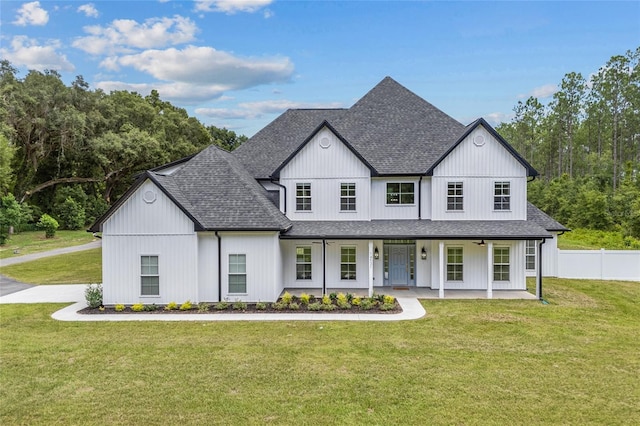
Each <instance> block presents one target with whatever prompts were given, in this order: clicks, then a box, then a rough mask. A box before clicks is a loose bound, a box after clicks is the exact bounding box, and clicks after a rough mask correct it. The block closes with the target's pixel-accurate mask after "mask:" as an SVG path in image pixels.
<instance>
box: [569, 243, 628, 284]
mask: <svg viewBox="0 0 640 426" xmlns="http://www.w3.org/2000/svg"><path fill="white" fill-rule="evenodd" d="M558 277H560V278H584V279H597V280H624V281H640V250H604V249H601V250H558Z"/></svg>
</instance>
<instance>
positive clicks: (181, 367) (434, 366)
mask: <svg viewBox="0 0 640 426" xmlns="http://www.w3.org/2000/svg"><path fill="white" fill-rule="evenodd" d="M545 289H546V290H545V291H546V293H545V297H546V298H547V300H549V302H550V304H549V305H543V304H541V303H539V302H537V301H517V300H516V301H514V300H429V301H424V302H423V304H424V306H425V308H426V310H427V312H428V314H427V316H426V317H425V318H423V319H421V320H417V321H405V322H385V323H382V322H224V323H222V322H178V323H174V322H154V323H144V322H124V323H123V322H117V323H116V322H97V323H65V322H57V321H54V320H52V319H51V318H50V315H51V313H52V312H54V311H56V310H57V309H60V308H61V307H62V306H63V305H0V315H1V318H2V327H0V342H2V344H1V345H0V360H1V365H2V368H0V423H1V424H52V423H53V424H105V423H106V424H178V423H179V424H248V425H252V424H255V425H262V424H265V423H266V424H285V425H289V424H380V425H382V424H416V425H423V424H432V425H438V424H446V425H450V424H457V425H473V424H497V425H503V424H526V425H529V424H575V425H584V424H598V425H600V424H611V425H613V424H639V423H640V404H638V401H639V400H640V386H639V384H638V383H639V382H638V377H640V357H639V356H638V354H639V353H640V340H639V339H638V335H640V321H638V318H640V304H639V303H638V300H640V283H630V282H598V281H578V280H558V279H545Z"/></svg>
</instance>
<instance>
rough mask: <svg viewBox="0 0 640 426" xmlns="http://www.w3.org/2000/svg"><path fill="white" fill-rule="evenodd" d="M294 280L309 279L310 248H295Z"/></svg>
mask: <svg viewBox="0 0 640 426" xmlns="http://www.w3.org/2000/svg"><path fill="white" fill-rule="evenodd" d="M296 279H297V280H310V279H311V246H299V247H296Z"/></svg>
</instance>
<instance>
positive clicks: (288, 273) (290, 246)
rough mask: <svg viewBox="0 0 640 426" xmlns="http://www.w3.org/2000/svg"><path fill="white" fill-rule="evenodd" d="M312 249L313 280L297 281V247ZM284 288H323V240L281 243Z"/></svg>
mask: <svg viewBox="0 0 640 426" xmlns="http://www.w3.org/2000/svg"><path fill="white" fill-rule="evenodd" d="M299 246H305V247H311V279H310V280H298V279H296V247H299ZM281 247H282V257H283V277H284V286H285V287H287V288H315V289H318V288H322V240H286V241H283V242H282V243H281Z"/></svg>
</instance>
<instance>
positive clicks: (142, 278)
mask: <svg viewBox="0 0 640 426" xmlns="http://www.w3.org/2000/svg"><path fill="white" fill-rule="evenodd" d="M145 258H147V259H149V260H151V259H152V258H155V265H153V264H152V263H147V264H146V265H145V264H144V259H145ZM145 267H147V269H146V270H145ZM152 267H155V272H153V270H151V269H149V268H152ZM145 278H155V279H156V280H157V284H151V285H157V287H158V291H157V293H147V294H145V292H144V291H143V288H144V287H145V285H146V286H147V287H149V284H148V283H145V281H146V280H145ZM140 296H141V297H158V296H160V256H158V255H157V254H142V255H140Z"/></svg>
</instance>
